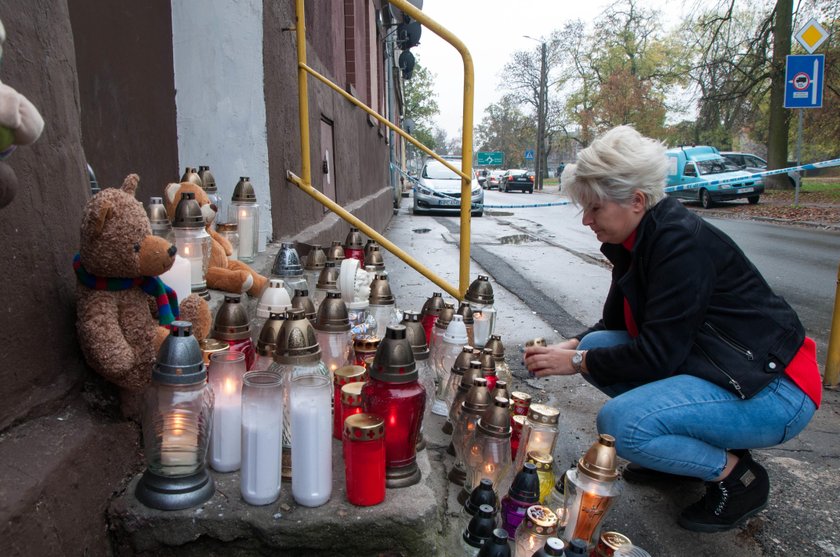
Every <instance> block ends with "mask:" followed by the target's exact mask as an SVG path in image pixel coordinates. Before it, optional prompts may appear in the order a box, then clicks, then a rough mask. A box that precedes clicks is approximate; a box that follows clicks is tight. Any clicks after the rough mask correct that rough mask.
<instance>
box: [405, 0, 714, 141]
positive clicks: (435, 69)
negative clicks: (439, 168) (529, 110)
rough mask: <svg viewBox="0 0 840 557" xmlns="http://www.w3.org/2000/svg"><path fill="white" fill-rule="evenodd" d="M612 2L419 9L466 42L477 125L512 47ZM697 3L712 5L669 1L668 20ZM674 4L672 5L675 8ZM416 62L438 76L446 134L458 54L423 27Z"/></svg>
mask: <svg viewBox="0 0 840 557" xmlns="http://www.w3.org/2000/svg"><path fill="white" fill-rule="evenodd" d="M612 1H613V0H424V2H423V11H424V12H425V13H426V14H428V15H429V17H431V18H432V19H434V20H435V21H437V22H438V23H439V24H441V25H443V27H445V28H446V29H447V30H449V31H451V32H452V33H453V34H455V36H456V37H458V38H459V39H461V41H463V43H464V44H465V45H466V47H467V49H468V50H469V51H470V54H471V55H472V58H473V63H474V65H475V110H474V113H473V119H474V123H475V124H476V125H477V124H478V123H479V122H481V119H482V117H483V116H484V109H485V108H487V106H488V105H490V104H491V103H493V102H496V101H497V100H499V98H501V96H502V94H503V93H504V90H503V89H502V88H501V87H500V83H501V82H503V76H502V75H501V73H502V68H503V67H504V65H505V64H506V63H507V62H508V61H509V60H510V57H511V54H512V53H513V52H515V51H517V50H527V49H536V48H539V43H538V42H537V41H533V40H530V39H526V38H525V37H523V35H529V36H531V37H534V38H536V39H541V38H548V37H549V35H550V34H551V31H552V30H554V29H559V28H561V27H562V26H563V25H564V24H565V23H566V22H567V21H569V20H572V19H576V18H580V19H582V20H584V21H587V22H593V23H594V22H595V21H596V18H597V16H598V15H599V14H600V13H601V12H602V11H603V10H604V8H606V7H607V6H609V5H610V4H611V3H612ZM696 2H704V3H707V4H712V5H713V4H714V3H715V0H705V1H704V0H689V1H688V2H668V4H669V10H670V11H669V12H668V13H667V19H664V20H667V21H673V22H676V21H679V18H680V16H681V13H677V12H675V10H679V9H681V7H684V6H686V5H689V4H691V5H694V4H695V3H696ZM665 4H666V2H665V0H640V1H639V4H638V5H641V6H644V7H656V8H659V9H662V8H663V7H664V6H665ZM675 4H676V6H674V5H675ZM412 52H414V54H415V55H416V56H417V57H418V59H419V60H420V63H421V64H422V65H424V66H426V67H427V68H429V70H431V72H432V73H433V74H435V75H436V76H437V80H436V87H435V89H436V91H437V95H438V98H437V101H438V105H439V107H440V115H439V116H438V124H439V125H440V127H442V128H443V129H444V130H445V131H446V134H447V135H448V136H449V137H454V136H456V135H457V134H458V132H459V130H460V128H461V124H462V111H463V97H464V93H463V76H464V70H463V64H462V62H461V56H460V55H459V54H458V51H456V50H455V49H454V48H453V47H452V46H451V45H450V44H449V43H447V42H445V41H443V39H441V38H440V37H438V36H437V35H436V34H434V33H433V32H431V31H430V30H429V29H426V28H424V29H423V32H422V35H421V37H420V45H419V46H417V47H416V48H414V49H412Z"/></svg>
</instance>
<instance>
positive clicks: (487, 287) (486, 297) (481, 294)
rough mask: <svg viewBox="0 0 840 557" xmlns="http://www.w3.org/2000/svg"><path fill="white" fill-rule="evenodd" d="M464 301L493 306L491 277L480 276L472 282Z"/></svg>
mask: <svg viewBox="0 0 840 557" xmlns="http://www.w3.org/2000/svg"><path fill="white" fill-rule="evenodd" d="M464 299H465V300H466V301H468V302H473V303H474V304H483V305H487V306H489V305H492V304H493V300H494V297H493V285H492V284H490V277H488V276H487V275H478V278H477V279H475V280H474V281H472V283H470V286H469V288H467V293H466V294H465V295H464Z"/></svg>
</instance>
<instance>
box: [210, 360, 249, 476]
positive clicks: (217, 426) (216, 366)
mask: <svg viewBox="0 0 840 557" xmlns="http://www.w3.org/2000/svg"><path fill="white" fill-rule="evenodd" d="M210 360H211V365H210V370H209V371H208V380H209V383H210V388H212V389H213V394H214V396H215V400H216V402H215V406H214V408H213V430H212V433H211V434H210V454H209V458H208V460H209V462H210V467H211V468H213V470H216V471H217V472H233V471H235V470H239V465H240V463H241V461H242V455H241V449H242V376H243V375H244V374H245V371H246V370H245V354H242V353H241V352H232V351H226V352H216V353H215V354H213V355H212V356H210Z"/></svg>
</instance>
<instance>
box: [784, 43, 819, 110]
mask: <svg viewBox="0 0 840 557" xmlns="http://www.w3.org/2000/svg"><path fill="white" fill-rule="evenodd" d="M824 74H825V56H824V55H823V54H808V55H790V56H788V57H787V66H786V69H785V108H822V96H823V75H824Z"/></svg>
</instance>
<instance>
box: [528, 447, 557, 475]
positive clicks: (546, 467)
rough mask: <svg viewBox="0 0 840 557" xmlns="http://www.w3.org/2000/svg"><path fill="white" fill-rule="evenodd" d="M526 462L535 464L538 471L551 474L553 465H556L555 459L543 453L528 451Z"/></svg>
mask: <svg viewBox="0 0 840 557" xmlns="http://www.w3.org/2000/svg"><path fill="white" fill-rule="evenodd" d="M525 462H531V463H533V464H534V466H536V467H537V470H538V471H544V472H549V471H551V465H552V464H554V457H552V456H551V455H550V454H548V453H544V452H541V451H528V453H527V456H526V457H525Z"/></svg>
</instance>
